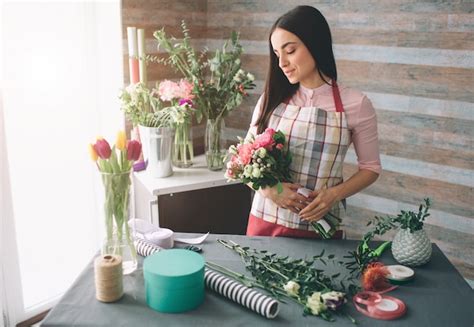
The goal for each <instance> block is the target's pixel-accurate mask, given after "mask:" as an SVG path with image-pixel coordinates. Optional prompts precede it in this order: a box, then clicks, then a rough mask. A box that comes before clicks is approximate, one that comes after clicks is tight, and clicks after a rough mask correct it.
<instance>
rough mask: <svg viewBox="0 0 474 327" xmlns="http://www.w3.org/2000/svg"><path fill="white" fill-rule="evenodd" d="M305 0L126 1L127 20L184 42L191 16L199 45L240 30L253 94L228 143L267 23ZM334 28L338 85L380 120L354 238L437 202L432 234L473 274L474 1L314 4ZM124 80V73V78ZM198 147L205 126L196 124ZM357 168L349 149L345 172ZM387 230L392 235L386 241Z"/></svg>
mask: <svg viewBox="0 0 474 327" xmlns="http://www.w3.org/2000/svg"><path fill="white" fill-rule="evenodd" d="M298 4H300V2H299V1H289V0H275V1H273V0H265V1H217V0H208V1H205V0H198V1H152V0H141V1H132V0H124V1H123V12H122V15H123V30H124V34H123V35H124V65H125V72H127V73H128V67H127V60H126V54H127V48H126V39H125V38H126V33H125V30H126V26H130V25H133V26H138V27H143V28H145V29H146V30H147V33H146V34H147V48H148V49H149V51H154V52H156V50H155V48H156V42H154V40H153V38H152V32H153V31H154V30H156V29H157V28H159V27H162V26H164V27H165V29H166V30H167V31H169V32H170V33H172V34H173V35H176V36H177V37H179V35H180V34H179V23H180V20H181V19H185V20H186V22H187V23H188V26H189V28H190V30H191V36H192V37H193V40H194V41H195V44H196V46H204V45H207V46H208V47H209V48H210V49H214V48H216V47H218V46H220V45H221V44H222V42H223V40H224V39H225V38H227V37H228V36H229V35H230V32H231V31H232V30H237V31H240V34H241V40H242V44H243V45H244V47H245V50H246V53H245V54H244V56H243V65H244V68H245V69H247V70H249V71H251V72H252V73H254V74H255V76H256V79H257V86H258V87H257V89H256V90H255V91H254V92H252V94H251V95H250V96H249V97H248V98H247V99H246V100H245V101H244V103H243V104H242V105H241V106H240V107H239V108H238V109H236V110H235V111H234V112H232V114H231V115H230V116H229V117H228V118H227V119H226V126H227V132H228V138H229V139H232V140H235V137H236V136H237V135H244V134H245V132H246V129H247V128H248V125H249V122H250V117H251V113H252V111H253V108H254V106H255V103H256V101H257V99H258V97H259V95H260V93H261V92H262V86H263V81H264V79H265V74H266V70H267V64H268V59H267V56H268V54H267V53H268V44H267V39H268V30H269V28H270V26H271V25H272V24H273V22H274V21H275V19H276V18H277V17H278V16H280V15H281V14H282V13H284V12H286V11H287V10H290V9H292V8H293V7H294V6H296V5H298ZM307 4H310V5H313V6H315V7H317V8H318V9H320V10H321V11H322V13H323V14H324V15H325V16H326V18H327V19H328V21H329V24H330V26H331V29H332V33H333V39H334V43H335V44H334V48H335V53H336V58H337V64H338V73H339V76H340V82H341V83H342V84H345V85H348V86H351V87H354V88H357V89H359V90H361V91H363V92H365V93H366V94H367V95H368V96H369V98H370V99H371V100H372V102H373V104H374V106H375V108H376V111H377V116H378V123H379V137H380V145H381V157H382V164H383V166H384V171H383V174H382V175H381V176H380V178H379V180H378V181H377V182H376V183H375V184H374V185H373V186H371V187H369V188H368V189H367V190H365V191H364V192H362V193H360V194H358V195H355V196H353V197H351V198H350V199H349V201H348V203H349V206H348V211H347V214H348V215H347V219H346V221H345V224H346V229H347V232H348V236H349V237H350V238H358V237H360V236H361V235H362V234H363V233H364V232H365V224H366V222H367V220H368V219H369V218H371V217H373V216H374V215H383V214H396V213H398V212H399V210H400V209H402V208H405V209H416V207H417V205H418V204H419V203H421V202H422V200H423V198H424V197H427V196H429V197H431V198H432V199H433V201H434V205H433V210H432V216H431V217H430V219H429V220H428V222H427V224H426V230H427V232H428V233H429V236H430V237H431V240H432V241H433V242H436V243H437V244H438V245H439V246H440V247H441V249H442V250H443V252H444V253H445V254H446V255H447V256H448V257H449V258H450V260H451V261H452V262H453V263H454V264H455V265H456V267H457V268H458V269H459V270H460V271H461V273H462V274H463V275H464V277H466V278H469V279H474V251H473V249H474V241H473V234H474V210H473V203H474V196H473V185H474V174H473V171H474V161H473V158H474V155H473V154H474V152H473V146H472V145H473V134H474V129H473V127H472V126H473V120H474V104H473V103H474V96H473V86H474V74H473V72H474V71H473V67H474V52H473V50H474V33H473V30H474V14H473V11H474V5H473V3H472V2H468V1H416V0H380V1H350V0H338V1H312V2H307ZM149 71H150V75H149V79H150V83H154V81H156V80H160V79H163V78H177V77H178V75H176V74H175V73H173V72H172V71H171V70H170V69H169V68H163V67H157V66H153V67H150V69H149ZM125 81H128V76H125ZM195 136H196V138H197V140H196V141H197V143H199V142H201V141H199V140H198V139H199V137H201V136H202V126H197V127H196V128H195ZM356 169H357V165H356V158H355V153H354V151H353V149H351V150H349V153H348V157H347V164H346V165H345V167H344V174H345V175H346V176H350V175H351V174H353V173H354V172H355V171H356ZM387 237H390V236H387Z"/></svg>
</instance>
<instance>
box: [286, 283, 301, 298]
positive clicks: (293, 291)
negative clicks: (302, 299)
mask: <svg viewBox="0 0 474 327" xmlns="http://www.w3.org/2000/svg"><path fill="white" fill-rule="evenodd" d="M283 289H284V290H285V291H286V293H288V295H290V296H293V297H298V291H299V289H300V284H298V283H297V282H294V281H292V280H290V281H289V282H288V283H286V285H285V286H283Z"/></svg>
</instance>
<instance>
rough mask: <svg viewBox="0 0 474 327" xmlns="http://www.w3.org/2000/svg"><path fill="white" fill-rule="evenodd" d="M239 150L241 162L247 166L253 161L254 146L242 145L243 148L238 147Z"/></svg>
mask: <svg viewBox="0 0 474 327" xmlns="http://www.w3.org/2000/svg"><path fill="white" fill-rule="evenodd" d="M238 150H239V158H240V162H241V163H242V164H243V165H247V164H248V163H249V162H250V161H251V160H252V150H253V145H252V144H241V146H240V147H238Z"/></svg>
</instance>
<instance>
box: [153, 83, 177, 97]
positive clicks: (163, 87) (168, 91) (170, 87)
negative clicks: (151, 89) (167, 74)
mask: <svg viewBox="0 0 474 327" xmlns="http://www.w3.org/2000/svg"><path fill="white" fill-rule="evenodd" d="M179 93H180V88H179V85H178V83H175V82H173V81H170V80H164V81H163V82H161V83H160V85H159V86H158V94H159V95H160V98H161V100H163V101H171V100H173V99H174V98H177V97H179V95H178V94H179Z"/></svg>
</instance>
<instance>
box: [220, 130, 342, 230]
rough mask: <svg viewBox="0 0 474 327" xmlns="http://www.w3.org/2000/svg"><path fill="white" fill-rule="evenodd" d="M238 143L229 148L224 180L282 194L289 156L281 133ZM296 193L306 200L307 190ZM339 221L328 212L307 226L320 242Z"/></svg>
mask: <svg viewBox="0 0 474 327" xmlns="http://www.w3.org/2000/svg"><path fill="white" fill-rule="evenodd" d="M239 141H240V143H239V144H238V145H237V146H235V145H231V146H230V147H229V151H228V152H229V153H228V156H230V161H229V162H228V163H227V170H226V172H225V177H226V178H227V179H228V180H240V181H242V182H243V183H244V184H249V183H251V185H252V188H253V189H254V190H258V189H260V188H265V187H272V186H275V185H277V188H278V193H281V192H282V191H283V187H282V184H281V183H282V182H291V175H290V164H291V153H290V152H289V151H288V150H287V147H286V145H285V142H286V141H285V134H283V132H281V131H275V130H274V129H272V128H267V129H266V130H265V132H263V133H262V134H259V135H257V136H255V137H254V136H253V135H250V136H249V137H247V138H246V139H245V140H244V139H242V138H239ZM298 193H299V194H301V195H303V196H305V197H309V194H310V193H311V190H309V189H305V188H300V189H298ZM340 222H341V219H340V218H339V217H336V216H335V215H334V214H332V213H331V212H328V213H327V214H326V215H325V217H324V218H322V219H320V220H318V221H316V222H311V226H312V227H313V229H314V230H315V231H317V232H318V233H319V234H320V235H321V237H322V238H323V239H329V238H331V237H332V235H333V234H334V233H335V232H336V230H337V228H338V226H339V224H340Z"/></svg>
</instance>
